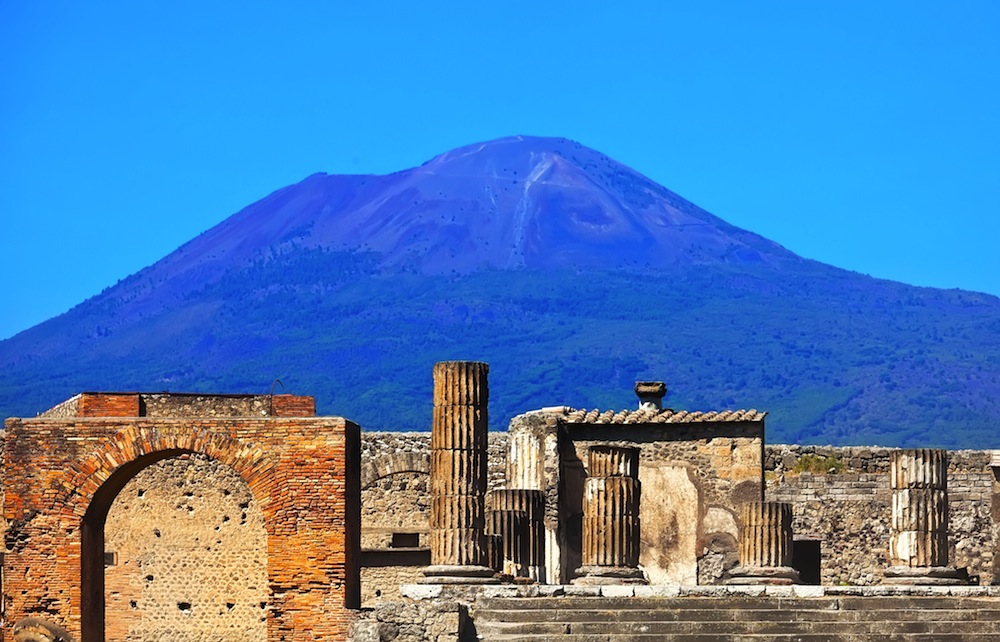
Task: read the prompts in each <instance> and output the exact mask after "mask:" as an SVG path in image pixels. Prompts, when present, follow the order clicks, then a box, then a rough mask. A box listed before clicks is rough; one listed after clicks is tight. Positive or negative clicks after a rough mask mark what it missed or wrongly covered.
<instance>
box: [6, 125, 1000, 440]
mask: <svg viewBox="0 0 1000 642" xmlns="http://www.w3.org/2000/svg"><path fill="white" fill-rule="evenodd" d="M998 331H1000V301H998V300H997V299H996V298H995V297H990V296H987V295H980V294H976V293H968V292H960V291H939V290H932V289H927V288H914V287H911V286H905V285H902V284H898V283H891V282H887V281H879V280H876V279H871V278H869V277H864V276H861V275H857V274H852V273H848V272H845V271H842V270H838V269H836V268H832V267H829V266H825V265H822V264H818V263H816V262H813V261H807V260H804V259H801V258H800V257H797V256H795V255H794V254H792V253H791V252H788V251H787V250H785V249H784V248H781V247H780V246H778V245H777V244H775V243H772V242H770V241H768V240H766V239H763V238H761V237H760V236H757V235H755V234H753V233H750V232H747V231H744V230H740V229H738V228H735V227H733V226H731V225H729V224H727V223H725V222H724V221H722V220H721V219H719V218H717V217H715V216H713V215H711V214H709V213H708V212H705V211H704V210H701V209H700V208H698V207H696V206H694V205H692V204H691V203H688V202H687V201H685V200H684V199H682V198H680V197H678V196H677V195H675V194H673V193H671V192H669V191H668V190H666V189H665V188H663V187H661V186H659V185H656V184H655V183H652V182H651V181H649V180H648V179H646V178H645V177H643V176H641V175H639V174H637V173H635V172H633V171H632V170H630V169H628V168H626V167H624V166H622V165H620V164H618V163H615V162H614V161H612V160H611V159H608V158H607V157H606V156H603V155H602V154H599V153H598V152H595V151H593V150H589V149H587V148H584V147H582V146H580V145H578V144H576V143H572V142H570V141H565V140H561V139H536V138H528V137H517V138H510V139H501V140H499V141H493V142H491V143H483V144H478V145H473V146H469V147H464V148H461V149H458V150H455V151H452V152H448V153H447V154H443V155H441V156H439V157H437V158H435V159H432V160H431V161H429V162H427V163H425V164H424V165H422V166H421V167H418V168H414V169H412V170H407V171H403V172H398V173H396V174H392V175H389V176H326V175H314V176H311V177H309V178H307V179H305V180H304V181H302V182H301V183H299V184H297V185H293V186H290V187H287V188H284V189H282V190H279V191H277V192H275V193H274V194H272V195H271V196H269V197H267V198H265V199H263V200H261V201H260V202H258V203H255V204H253V205H251V206H249V207H247V208H245V209H244V210H242V211H241V212H239V213H237V214H235V215H233V216H232V217H230V218H228V219H226V220H225V221H223V222H222V223H220V224H219V225H218V226H216V227H214V228H212V229H211V230H209V231H207V232H205V233H204V234H202V235H200V236H199V237H197V238H196V239H193V240H192V241H191V242H189V243H187V244H185V245H184V246H182V247H181V248H179V249H178V250H177V251H176V252H174V253H172V254H171V255H169V256H167V257H165V258H164V259H163V260H162V261H160V262H158V263H156V264H155V265H153V266H150V267H149V268H147V269H145V270H143V271H142V272H139V273H138V274H136V275H133V276H132V277H129V278H128V279H125V280H124V281H122V282H121V283H119V284H118V285H117V286H115V287H113V288H109V289H108V290H107V291H105V292H104V293H102V294H101V295H99V296H97V297H94V298H93V299H90V300H88V301H86V302H84V303H83V304H81V305H80V306H77V307H76V308H74V309H73V310H71V311H69V312H68V313H66V314H64V315H61V316H60V317H57V318H55V319H52V320H50V321H48V322H46V323H43V324H40V325H39V326H36V327H35V328H32V329H30V330H28V331H26V332H24V333H21V334H20V335H18V336H16V337H14V338H12V339H9V340H7V341H4V342H0V366H2V368H0V411H2V412H3V413H4V414H6V415H10V414H21V415H24V414H28V415H30V414H33V413H34V412H37V411H39V410H42V409H44V408H46V407H48V406H50V405H52V404H53V403H55V402H57V401H59V400H61V399H63V398H65V397H68V396H69V395H71V394H73V393H75V392H78V391H79V390H84V389H151V390H159V389H171V390H192V391H217V392H220V391H221V392H232V391H253V392H258V391H266V390H268V389H270V386H271V382H272V380H273V379H274V378H281V379H282V381H283V382H284V384H285V385H287V386H289V388H291V389H293V391H295V392H299V393H309V394H315V395H316V396H317V401H318V403H319V407H320V410H321V411H322V412H327V413H335V414H342V415H344V416H347V417H350V418H352V419H355V420H357V421H359V422H360V423H361V424H362V425H363V426H366V427H369V428H400V429H403V428H410V429H412V428H425V427H427V426H429V420H430V368H431V365H432V364H433V363H434V362H435V361H438V360H442V359H482V360H486V361H489V362H491V366H492V367H491V383H492V396H491V399H492V402H491V413H492V415H491V416H492V420H491V424H492V425H493V426H494V427H502V426H504V425H505V424H506V420H507V419H508V418H509V417H510V416H511V415H512V414H515V413H517V412H523V411H525V410H529V409H532V408H537V407H541V406H546V405H553V404H558V403H566V404H569V405H575V406H595V405H596V406H602V407H613V408H620V407H626V406H631V405H633V404H634V401H633V399H632V395H631V391H630V389H631V382H633V381H635V380H636V379H643V378H661V379H665V380H666V381H667V382H668V386H669V387H670V388H671V393H670V395H669V396H668V398H667V403H668V404H670V405H672V406H673V407H677V408H690V409H708V408H723V407H733V406H742V407H750V406H755V407H757V408H761V409H766V410H769V411H770V412H771V415H770V416H769V419H768V428H769V433H770V434H769V439H770V440H771V441H789V440H798V441H805V442H835V443H884V444H907V445H948V446H953V447H954V446H962V445H975V446H977V447H986V446H990V445H993V446H1000V443H998V438H997V437H995V436H994V435H993V432H994V431H993V426H995V425H996V422H997V420H998V419H1000V416H998V414H1000V413H998V411H997V409H996V408H995V405H996V404H995V403H993V402H994V401H995V400H996V399H997V398H1000V376H998V375H1000V346H998V343H997V341H996V340H995V338H994V337H996V336H997V333H998Z"/></svg>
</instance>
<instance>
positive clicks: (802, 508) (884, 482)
mask: <svg viewBox="0 0 1000 642" xmlns="http://www.w3.org/2000/svg"><path fill="white" fill-rule="evenodd" d="M889 452H890V449H889V448H834V447H830V446H826V447H820V446H783V445H775V446H769V447H767V449H766V456H765V462H764V465H765V480H766V485H767V490H766V494H767V499H768V500H769V501H781V502H789V503H791V504H792V505H793V513H794V521H793V526H792V527H793V530H794V533H795V537H796V538H808V539H816V540H819V541H820V551H821V556H822V565H821V574H822V575H821V577H822V583H823V584H830V585H837V584H851V585H869V584H878V583H880V582H881V581H882V579H883V571H884V569H885V568H886V565H887V554H888V547H889V520H890V514H891V497H892V495H891V490H890V488H889ZM948 455H949V464H948V503H949V513H950V537H949V544H950V555H949V559H950V563H951V564H952V565H953V566H956V567H959V568H963V567H967V568H968V570H969V574H970V575H972V576H976V577H978V579H979V582H980V583H983V584H990V583H993V582H994V581H996V580H997V579H1000V577H998V575H997V573H996V572H995V570H994V554H995V550H996V546H997V542H998V541H1000V538H998V526H997V521H998V520H997V519H996V518H995V517H992V516H991V508H992V505H993V503H994V501H995V499H994V498H995V496H996V495H995V492H994V483H995V477H994V472H993V469H992V467H991V466H990V464H991V452H989V451H971V450H960V451H950V452H949V453H948ZM998 517H1000V516H998Z"/></svg>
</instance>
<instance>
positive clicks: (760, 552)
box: [728, 502, 799, 584]
mask: <svg viewBox="0 0 1000 642" xmlns="http://www.w3.org/2000/svg"><path fill="white" fill-rule="evenodd" d="M739 534H740V541H739V546H740V565H739V566H738V567H736V568H735V569H733V570H732V571H730V579H729V580H728V582H729V583H730V584H796V583H798V581H799V573H798V571H796V570H795V569H794V568H792V505H791V504H785V503H782V502H748V503H746V504H743V505H741V506H740V531H739Z"/></svg>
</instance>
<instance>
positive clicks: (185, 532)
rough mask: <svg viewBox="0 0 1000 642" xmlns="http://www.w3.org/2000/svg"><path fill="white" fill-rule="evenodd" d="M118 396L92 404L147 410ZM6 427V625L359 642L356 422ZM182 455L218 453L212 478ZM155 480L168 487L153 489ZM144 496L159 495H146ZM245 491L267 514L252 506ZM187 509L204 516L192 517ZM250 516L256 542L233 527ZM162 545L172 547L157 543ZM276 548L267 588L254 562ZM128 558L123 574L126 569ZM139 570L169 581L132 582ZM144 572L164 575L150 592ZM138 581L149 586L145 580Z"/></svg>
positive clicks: (37, 421) (87, 635) (131, 419)
mask: <svg viewBox="0 0 1000 642" xmlns="http://www.w3.org/2000/svg"><path fill="white" fill-rule="evenodd" d="M94 397H97V395H94ZM105 397H107V398H100V399H96V400H95V401H98V402H100V404H101V405H102V407H105V408H107V407H112V406H115V405H116V404H117V403H118V402H123V403H124V402H125V401H128V402H129V403H130V404H131V407H130V408H128V409H126V410H127V411H129V412H133V413H134V406H135V405H136V404H135V403H134V401H130V400H128V399H127V397H129V395H118V396H117V397H116V398H113V397H115V396H114V395H106V396H105ZM132 397H133V399H134V398H135V395H132ZM106 402H107V403H106ZM78 412H79V410H78ZM123 412H124V411H123ZM290 412H303V410H302V409H301V408H299V409H290ZM5 426H6V431H5V434H4V444H5V448H4V453H3V455H4V464H3V466H4V471H3V472H4V476H3V485H4V489H3V490H4V517H5V519H6V520H7V522H8V528H7V532H6V534H5V543H6V545H7V549H6V555H5V560H4V575H5V577H4V580H5V581H4V586H3V592H4V601H5V606H6V619H7V620H8V621H11V622H16V621H18V620H19V619H21V618H22V617H25V616H35V617H43V618H45V619H47V620H50V621H52V622H54V623H56V624H58V625H60V626H63V627H65V628H67V629H69V630H70V632H71V633H72V634H73V635H74V636H81V632H83V636H82V637H83V638H84V639H99V636H101V635H102V634H103V633H104V631H102V629H104V630H107V626H106V625H109V626H111V627H114V626H116V625H117V622H116V617H115V616H116V614H119V613H122V612H125V613H128V614H129V615H128V616H127V617H126V619H128V620H129V622H128V623H127V624H126V625H125V626H126V627H128V628H129V630H128V631H122V630H114V629H112V630H111V631H108V637H109V638H112V639H128V636H130V635H134V634H138V632H139V631H141V630H147V631H150V630H153V629H155V630H156V631H159V632H160V633H158V634H151V635H148V636H143V639H147V640H148V639H163V640H167V639H170V640H173V639H195V640H196V639H204V640H209V639H211V640H220V639H223V640H225V639H234V640H235V639H268V640H279V639H289V636H294V637H296V639H298V638H299V637H301V636H310V635H311V636H314V637H315V638H317V639H319V638H324V639H325V638H329V639H341V638H343V636H345V635H346V633H347V629H348V627H349V625H350V623H351V622H352V621H353V620H354V618H355V612H354V611H352V610H351V609H352V608H355V607H356V606H357V605H358V602H359V599H358V593H356V592H355V591H357V590H358V585H357V582H356V577H357V575H356V573H357V568H358V566H357V565H358V563H359V561H360V560H359V555H358V553H359V549H360V541H359V540H360V538H359V533H358V532H357V530H355V529H354V528H353V527H351V525H353V524H357V523H358V521H360V519H359V518H360V507H359V501H358V500H359V497H360V489H359V488H358V484H357V480H358V479H359V477H360V435H359V431H358V428H357V426H356V425H355V424H352V423H350V422H347V421H345V420H343V419H340V418H335V417H328V418H311V417H296V418H290V417H287V416H286V417H278V418H246V417H219V418H213V419H205V418H184V419H177V418H156V417H138V416H136V415H135V414H129V415H122V416H113V417H101V418H92V417H87V418H83V417H77V418H62V417H59V418H52V417H45V418H34V419H8V420H7V421H6V424H5ZM184 453H188V454H192V455H193V454H195V453H200V454H202V455H205V456H206V457H205V458H204V459H203V460H202V463H203V464H204V465H205V466H206V468H204V469H203V470H189V469H188V468H187V466H188V463H189V462H188V463H185V464H183V466H181V465H180V464H176V463H170V462H172V461H173V462H176V458H177V457H178V456H181V455H182V454H184ZM171 457H173V458H175V459H173V460H171V459H170V458H171ZM196 459H198V458H196ZM189 461H190V458H189ZM214 462H221V464H224V465H219V464H215V463H214ZM171 466H177V467H176V468H171ZM181 468H183V470H182V469H181ZM143 473H145V475H143ZM232 474H235V475H236V476H237V477H238V479H237V477H230V475H232ZM150 480H154V481H155V485H151V486H150V489H142V488H140V486H141V485H142V484H144V483H145V482H149V481H150ZM189 481H190V482H192V483H190V484H189V483H188V482H189ZM129 483H131V485H129ZM151 483H152V482H151ZM178 483H180V484H181V485H180V486H178ZM171 484H173V486H171ZM140 490H146V491H147V492H148V493H149V495H148V497H147V496H146V493H143V497H139V491H140ZM227 491H228V492H229V493H230V495H228V496H227V495H226V492H227ZM188 493H190V495H188ZM248 493H251V494H252V496H253V497H254V498H256V499H257V501H258V502H259V506H257V507H255V506H253V501H252V500H251V501H248V496H247V494H248ZM119 499H121V502H119V501H118V500H119ZM154 500H156V501H154ZM234 502H235V506H233V503H234ZM244 504H245V506H243V505H244ZM111 509H114V510H111ZM147 510H148V512H149V514H148V515H146V514H144V512H145V511H147ZM104 511H108V514H109V521H108V522H107V523H105V521H104ZM115 511H120V512H121V514H120V515H117V516H116V515H115V514H114V513H115ZM244 512H245V513H246V517H245V518H244ZM184 513H187V514H188V515H187V519H188V520H193V521H188V522H184V519H185V516H184ZM226 517H228V518H229V521H228V522H227V521H226ZM244 519H245V520H246V522H247V524H246V525H247V526H248V528H246V529H243V530H244V532H242V533H239V534H238V533H237V531H236V529H232V530H229V531H228V532H227V529H228V527H227V526H226V524H228V523H231V522H234V521H235V522H237V523H239V522H242V521H243V520H244ZM125 522H129V524H128V525H126V524H125ZM195 522H200V523H198V524H195ZM159 524H163V526H162V527H159V526H158V525H159ZM235 525H236V524H234V526H235ZM150 527H152V529H153V531H152V533H150V531H149V528H150ZM216 527H218V528H219V530H218V531H216V530H215V529H216ZM157 528H159V531H160V536H159V537H157V536H156V529H157ZM261 528H263V530H264V533H265V534H264V535H263V536H262V535H261ZM206 533H207V534H208V538H209V539H208V541H207V542H206V541H204V537H205V534H206ZM102 535H103V536H104V537H103V538H101V537H100V536H102ZM150 535H152V539H157V540H161V541H162V544H161V543H160V542H156V543H154V544H153V545H149V543H148V539H150ZM213 536H214V537H215V539H214V540H213V539H211V538H212V537H213ZM195 538H197V540H195ZM192 542H196V544H195V546H194V548H193V549H192V548H190V545H191V544H192ZM262 542H266V543H262ZM109 543H110V545H111V546H112V547H115V548H118V549H119V550H117V551H115V550H110V552H112V553H118V560H119V565H118V566H115V567H111V568H110V570H108V567H105V566H104V562H105V561H107V557H106V556H105V555H104V554H103V553H104V552H105V551H107V550H108V546H107V545H108V544H109ZM200 547H205V550H204V551H202V550H200ZM208 548H212V550H208ZM141 549H142V550H141ZM265 551H266V556H265V558H264V559H265V562H264V570H265V575H264V576H263V577H264V580H263V582H258V579H260V577H261V576H260V573H259V568H260V566H259V562H257V561H255V560H256V559H259V558H260V556H261V555H264V553H265ZM112 561H113V560H112ZM130 561H131V562H132V565H130V566H129V567H128V568H126V567H125V566H124V564H123V563H124V562H130ZM140 564H142V565H146V564H149V565H151V566H152V567H153V568H155V569H158V570H157V571H156V572H151V573H148V574H145V575H144V574H142V573H135V571H137V570H139V569H138V567H139V566H140ZM144 568H146V567H145V566H144ZM234 569H235V573H236V576H235V577H233V575H232V573H233V572H234ZM157 573H159V575H158V574H157ZM225 573H230V575H229V577H224V576H223V574H225ZM124 575H128V577H123V576H124ZM146 575H153V580H148V581H149V582H150V585H149V586H144V585H142V584H141V582H142V581H147V580H146ZM136 576H138V577H139V578H140V584H139V586H136V585H135V584H134V583H133V582H134V580H135V577H136ZM102 577H103V578H104V579H107V580H108V582H107V583H106V585H105V586H104V587H103V588H104V594H103V595H104V596H105V598H107V597H108V595H109V592H112V593H115V594H116V595H112V598H113V599H110V600H109V603H108V604H107V605H106V608H105V605H102V604H100V603H99V599H100V598H99V596H100V595H101V593H100V592H99V589H100V584H101V583H102V582H101V581H99V580H98V579H95V578H102ZM192 578H193V579H192ZM185 579H187V580H188V583H185ZM230 579H231V580H232V585H230V584H229V580H230ZM161 582H169V585H168V584H165V583H161ZM237 585H239V588H237ZM230 590H232V594H231V595H224V594H223V593H226V592H229V591H230ZM260 591H262V592H263V594H264V595H265V596H266V597H264V598H262V599H260V601H258V602H256V606H257V608H256V609H254V608H253V604H254V603H253V602H252V601H251V600H252V599H254V598H256V597H257V596H258V595H259V594H260V593H258V592H260ZM133 601H134V602H135V608H134V609H133V607H132V602H133ZM210 603H211V604H210ZM262 603H263V607H261V604H262ZM209 604H210V605H209ZM230 604H232V609H231V610H232V611H233V612H234V613H235V612H236V611H237V610H239V611H241V615H242V616H243V617H244V620H243V621H241V622H240V623H239V624H238V625H237V624H235V616H234V617H233V618H232V619H227V617H226V614H227V613H228V612H229V611H230V607H229V605H230ZM205 605H209V606H208V607H206V606H205ZM203 609H204V610H203ZM102 611H103V615H106V616H107V617H106V618H105V617H103V615H102ZM88 618H89V619H88ZM98 618H99V619H98ZM261 618H263V620H261ZM167 620H169V622H168V621H167ZM196 620H197V622H196ZM206 621H211V624H205V622H206ZM261 625H262V626H263V628H262V629H259V628H258V627H260V626H261ZM131 627H135V628H134V629H133V628H131ZM143 627H149V628H147V629H143ZM203 627H207V628H203ZM240 627H243V628H242V629H241V628H240ZM168 631H169V632H168ZM261 631H263V632H264V633H263V635H261V634H260V632H261ZM310 639H312V638H310Z"/></svg>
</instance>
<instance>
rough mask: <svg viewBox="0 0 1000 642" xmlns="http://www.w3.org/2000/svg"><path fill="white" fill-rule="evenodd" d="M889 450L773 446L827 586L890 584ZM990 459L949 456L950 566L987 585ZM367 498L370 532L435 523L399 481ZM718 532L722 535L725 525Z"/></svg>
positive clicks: (403, 437) (425, 441)
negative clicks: (393, 522)
mask: <svg viewBox="0 0 1000 642" xmlns="http://www.w3.org/2000/svg"><path fill="white" fill-rule="evenodd" d="M608 429H611V430H618V429H619V428H617V427H609V428H608ZM363 442H364V449H365V453H366V455H365V458H366V459H365V460H366V461H371V460H372V459H379V458H384V457H387V456H389V455H390V454H392V453H418V454H426V453H427V452H428V451H429V446H430V433H389V432H366V433H364V435H363ZM720 443H721V442H720ZM506 444H507V434H506V433H503V432H500V433H497V432H494V433H490V452H489V455H490V456H489V469H490V487H491V488H494V487H499V486H503V485H504V483H505V482H504V471H505V468H506V456H507V447H506ZM723 445H724V444H723ZM889 450H890V449H888V448H861V447H856V448H841V447H818V446H783V445H774V446H765V447H764V460H763V466H764V468H765V479H766V486H767V490H766V499H767V500H768V501H783V502H790V503H792V504H793V513H794V515H795V518H794V524H793V528H794V532H795V535H796V537H799V538H815V539H819V540H820V541H821V546H820V550H821V555H822V567H821V570H822V582H823V583H824V584H828V585H830V584H832V585H837V584H857V585H868V584H877V583H879V582H881V581H882V577H883V575H882V572H883V569H884V568H885V565H886V552H887V549H888V541H889V540H888V537H889V530H888V529H889V516H890V504H889V502H890V497H891V494H890V490H889V480H888V471H889V455H888V453H889ZM722 454H724V453H722ZM722 454H720V457H721V456H722ZM667 455H669V453H665V452H664V453H658V454H656V455H655V456H656V457H666V456H667ZM650 456H652V455H650ZM670 456H671V457H673V456H674V455H670ZM804 456H808V458H809V459H811V460H812V464H811V465H812V467H813V468H815V462H817V461H820V460H823V459H824V458H826V457H832V458H833V459H834V460H835V461H837V462H840V464H839V465H840V466H841V468H840V469H839V471H837V472H834V473H827V472H826V471H823V472H821V473H811V472H798V471H797V470H796V467H797V466H799V465H800V462H802V461H803V457H804ZM990 456H991V453H990V452H988V451H951V452H949V458H950V464H949V481H948V484H949V503H950V514H951V542H952V552H951V563H952V564H953V565H955V566H957V567H968V568H969V572H970V574H972V575H974V576H976V575H978V576H979V581H980V582H981V583H984V584H987V583H992V582H994V581H997V580H1000V572H997V571H995V570H994V566H995V565H996V564H997V563H1000V559H998V558H1000V556H998V555H996V550H997V548H998V546H1000V536H998V524H1000V482H997V481H996V478H995V477H994V472H993V469H992V467H991V466H990V462H991V459H990ZM640 470H642V463H640ZM383 481H386V480H383ZM994 486H996V487H998V489H997V491H994ZM743 490H744V491H745V492H746V493H748V494H752V493H753V492H756V491H754V489H752V488H751V487H749V486H747V487H745V488H744V489H743ZM363 495H364V500H363V502H364V503H365V504H369V503H371V504H372V505H377V506H378V507H379V509H378V510H371V511H368V512H367V513H366V516H365V518H364V520H363V528H365V529H371V528H373V527H376V528H377V527H378V526H380V525H386V524H389V523H390V522H389V521H388V520H390V519H393V518H390V517H389V514H390V513H389V512H382V509H383V508H385V509H388V510H389V511H390V512H391V513H392V514H395V515H399V514H402V515H404V516H405V517H406V519H407V520H409V521H408V522H406V523H407V524H415V525H416V526H415V527H416V528H417V529H419V528H423V526H422V524H426V520H427V519H428V513H429V508H427V507H426V505H425V504H424V503H422V502H421V501H420V500H419V499H418V498H417V497H416V496H413V497H412V498H408V496H403V495H400V494H394V493H393V492H392V484H387V485H384V486H373V487H369V488H367V489H366V490H365V491H364V493H363ZM991 512H992V513H994V515H991ZM723 517H724V516H723ZM400 526H401V527H402V526H403V523H400ZM715 530H718V531H720V532H721V531H723V530H724V529H723V528H716V529H715ZM366 541H371V540H366ZM731 544H732V542H716V541H715V540H714V539H712V538H710V537H708V538H705V539H704V541H703V545H704V546H703V550H702V556H701V557H700V558H699V560H698V564H699V567H698V572H699V577H698V581H699V583H709V582H713V581H716V579H717V578H718V577H719V576H721V574H722V573H723V572H724V570H725V569H726V568H728V567H729V566H731V565H732V564H733V556H732V552H731V550H730V548H731ZM370 571H371V572H373V573H375V574H377V575H378V577H377V579H372V580H371V581H370V582H369V585H370V586H379V587H382V586H390V587H391V586H394V585H398V584H399V583H405V582H410V581H412V578H413V577H414V574H413V570H412V568H409V569H408V568H407V567H399V569H398V577H399V578H400V580H401V581H400V582H395V581H394V580H393V579H392V578H393V572H394V571H393V570H392V569H385V568H380V569H378V570H377V571H375V570H371V569H366V570H365V571H364V572H365V573H366V574H367V573H369V572H370ZM366 577H368V575H366ZM372 577H374V576H372ZM407 578H409V579H407ZM995 578H996V579H995ZM363 585H364V581H363ZM382 590H383V595H384V594H386V593H385V589H382ZM366 595H367V598H366V599H368V600H370V599H373V598H374V596H373V595H371V594H366ZM392 595H394V594H392ZM368 603H370V602H369V601H366V604H368Z"/></svg>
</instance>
